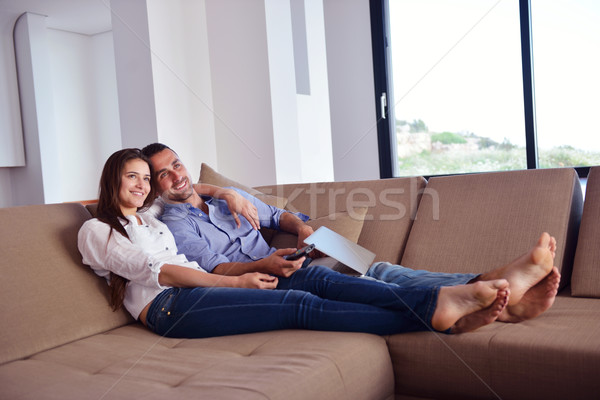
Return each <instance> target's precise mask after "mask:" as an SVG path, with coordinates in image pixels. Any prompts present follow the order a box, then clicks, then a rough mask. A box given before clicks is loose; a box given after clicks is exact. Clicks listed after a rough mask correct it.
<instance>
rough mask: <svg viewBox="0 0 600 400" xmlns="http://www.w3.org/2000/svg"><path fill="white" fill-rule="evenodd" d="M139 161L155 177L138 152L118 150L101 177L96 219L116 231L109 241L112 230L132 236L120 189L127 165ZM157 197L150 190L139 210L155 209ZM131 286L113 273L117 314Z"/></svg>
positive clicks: (109, 160) (135, 150) (113, 300)
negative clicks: (120, 196)
mask: <svg viewBox="0 0 600 400" xmlns="http://www.w3.org/2000/svg"><path fill="white" fill-rule="evenodd" d="M136 159H140V160H142V161H145V162H146V163H147V164H148V167H149V168H150V174H151V176H152V164H150V161H149V160H148V158H146V156H144V155H143V154H142V152H141V151H140V150H139V149H123V150H119V151H117V152H115V153H113V154H112V155H111V156H110V157H109V158H108V160H106V163H105V164H104V168H103V170H102V176H101V177H100V194H99V196H98V208H97V211H96V217H97V218H98V219H99V220H100V221H102V222H104V223H106V224H108V225H110V227H111V228H113V229H112V230H111V231H110V233H109V237H108V239H110V235H112V233H113V230H115V231H117V232H118V233H120V234H121V235H123V236H125V237H126V238H128V239H129V235H127V232H126V231H125V227H124V226H123V224H122V223H121V221H125V222H126V223H129V221H127V219H126V218H125V216H124V215H123V212H122V211H121V206H120V205H121V202H120V199H119V190H120V188H121V177H122V175H123V169H124V168H125V164H126V163H127V162H128V161H130V160H136ZM154 197H155V192H154V188H153V187H152V186H151V187H150V193H148V197H146V200H145V201H144V205H143V206H142V207H141V208H140V209H145V208H147V207H149V206H150V205H152V202H153V201H154ZM107 245H108V240H107ZM128 282H129V280H127V279H125V278H123V277H122V276H119V275H117V274H115V273H113V272H111V273H110V284H109V286H110V292H111V293H110V300H111V305H112V307H113V310H115V311H116V310H118V309H119V308H121V307H122V306H123V300H124V299H125V290H126V289H127V283H128Z"/></svg>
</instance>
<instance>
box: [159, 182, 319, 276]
mask: <svg viewBox="0 0 600 400" xmlns="http://www.w3.org/2000/svg"><path fill="white" fill-rule="evenodd" d="M231 189H234V190H235V191H237V192H238V193H239V194H241V195H242V196H244V197H245V198H246V199H248V200H250V201H251V202H252V204H254V206H256V209H257V210H258V218H259V220H260V226H261V227H266V228H271V229H276V230H279V229H280V228H279V219H280V217H281V215H282V214H283V213H284V212H287V211H285V210H282V209H279V208H277V207H273V206H270V205H267V204H265V203H263V202H262V201H260V200H259V199H257V198H256V197H254V196H251V195H250V194H248V193H246V192H244V191H243V190H240V189H237V188H231ZM203 199H204V201H205V203H206V205H207V206H208V210H209V211H208V215H206V214H205V213H204V212H202V210H199V209H197V208H195V207H193V206H192V205H191V204H188V203H184V204H165V210H164V213H163V215H162V217H161V218H160V219H161V220H162V221H163V222H164V223H165V224H166V225H167V226H168V227H169V229H170V230H171V232H172V233H173V236H174V237H175V242H176V243H177V248H178V250H179V253H183V254H185V256H186V257H187V259H188V260H189V261H196V262H197V263H198V264H199V265H200V266H201V267H202V268H204V269H205V270H207V271H208V272H212V270H213V269H214V268H215V267H216V266H218V265H219V264H222V263H227V262H251V261H256V260H259V259H261V258H265V257H267V256H269V255H270V254H272V253H273V252H275V249H274V248H271V247H270V246H269V245H268V244H267V242H266V241H265V240H264V239H263V237H262V235H261V234H260V231H258V230H255V229H253V228H252V225H250V223H249V222H248V221H247V220H246V219H245V218H244V217H242V216H240V222H241V227H239V228H238V227H237V225H236V222H235V220H234V219H233V216H232V215H231V213H230V212H229V208H228V207H227V202H226V201H225V200H221V199H216V198H211V197H207V198H205V197H203ZM293 214H294V215H296V216H297V217H299V218H300V219H302V220H303V221H307V220H308V219H309V217H308V216H306V215H304V214H301V213H293Z"/></svg>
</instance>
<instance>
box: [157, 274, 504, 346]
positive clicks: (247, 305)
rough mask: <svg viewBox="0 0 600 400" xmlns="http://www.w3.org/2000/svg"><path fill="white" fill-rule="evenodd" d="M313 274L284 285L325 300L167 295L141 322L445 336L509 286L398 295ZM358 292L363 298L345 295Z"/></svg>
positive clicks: (181, 327) (177, 333)
mask: <svg viewBox="0 0 600 400" xmlns="http://www.w3.org/2000/svg"><path fill="white" fill-rule="evenodd" d="M319 269H320V268H317V269H316V270H314V272H310V273H309V272H308V271H310V269H309V270H307V272H302V274H303V275H304V279H303V278H302V276H301V275H302V274H301V275H299V277H298V278H297V279H295V280H294V281H293V282H285V284H289V285H290V286H297V287H301V288H304V289H309V288H310V289H311V290H314V291H315V292H317V293H320V294H322V295H323V296H324V297H328V298H323V297H321V296H318V295H316V294H313V293H310V292H308V291H306V290H258V289H236V288H193V289H182V288H173V289H168V290H165V291H164V292H162V293H161V294H160V295H159V296H157V297H156V299H155V300H154V301H153V302H152V305H151V307H150V310H149V311H148V315H147V318H146V322H147V324H148V327H149V328H150V329H151V330H153V331H154V332H156V333H158V334H160V335H164V336H170V337H211V336H221V335H232V334H241V333H252V332H260V331H266V330H278V329H313V330H325V331H347V332H366V333H374V334H379V335H384V334H393V333H402V332H411V331H420V330H427V329H431V328H433V329H435V330H439V331H445V330H448V329H449V328H450V327H452V325H453V324H454V323H455V322H456V321H457V320H459V319H460V318H462V317H464V316H465V315H467V314H470V313H473V312H475V311H477V310H481V309H483V308H486V307H489V306H490V304H492V303H494V302H495V301H497V300H496V299H497V297H498V295H499V293H500V292H501V289H502V288H504V287H506V286H507V285H508V283H507V282H506V281H505V280H496V281H491V282H477V283H476V284H473V285H463V286H455V287H445V288H441V289H437V288H416V289H402V288H398V287H392V286H390V285H386V284H384V283H381V282H375V281H371V282H369V281H368V280H361V279H358V278H351V277H346V276H344V275H341V274H337V273H334V272H332V271H329V270H326V271H318V270H319ZM302 271H304V270H302ZM298 272H300V271H298ZM298 272H297V273H298ZM294 275H295V274H294ZM334 275H335V277H334ZM337 277H339V278H340V281H338V280H337ZM284 281H285V279H284ZM391 289H393V290H391ZM362 291H365V292H367V293H365V294H363V295H357V294H355V295H351V292H355V293H356V292H362ZM365 302H366V303H367V304H365ZM376 304H377V305H376ZM378 305H379V306H378ZM383 305H386V306H389V308H386V307H383Z"/></svg>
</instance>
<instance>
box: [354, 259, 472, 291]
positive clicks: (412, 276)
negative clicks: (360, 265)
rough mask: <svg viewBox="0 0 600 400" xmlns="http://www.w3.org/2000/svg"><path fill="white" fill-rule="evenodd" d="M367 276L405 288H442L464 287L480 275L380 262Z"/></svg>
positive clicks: (373, 266)
mask: <svg viewBox="0 0 600 400" xmlns="http://www.w3.org/2000/svg"><path fill="white" fill-rule="evenodd" d="M365 276H368V277H371V278H374V279H377V280H380V281H383V282H386V283H393V284H396V285H398V286H401V287H404V288H413V287H422V286H425V287H430V286H434V287H440V286H456V285H464V284H466V283H468V282H469V281H471V280H472V279H474V278H476V277H477V276H478V274H450V273H445V272H430V271H424V270H414V269H410V268H406V267H403V266H401V265H395V264H390V263H388V262H378V263H375V264H373V265H372V266H371V268H369V270H368V271H367V273H366V274H365Z"/></svg>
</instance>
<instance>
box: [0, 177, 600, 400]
mask: <svg viewBox="0 0 600 400" xmlns="http://www.w3.org/2000/svg"><path fill="white" fill-rule="evenodd" d="M219 178H223V177H219V176H218V174H216V173H214V171H211V170H210V169H209V168H208V167H207V166H203V171H202V176H201V179H203V180H205V181H213V179H216V181H213V182H214V183H220V184H223V181H222V180H219ZM257 189H258V190H260V191H261V192H262V193H268V194H269V195H261V196H262V197H263V198H264V199H265V200H267V201H274V202H276V203H277V204H279V205H282V206H285V207H286V208H288V209H290V210H300V211H302V212H305V213H307V214H309V215H311V217H312V218H313V219H314V221H313V222H312V223H314V224H315V226H316V225H328V226H330V227H332V228H334V229H336V230H340V231H342V232H344V234H346V235H347V236H349V237H351V238H357V239H358V243H360V244H361V245H363V246H365V247H367V248H369V249H371V250H372V251H374V252H375V253H376V254H377V257H376V260H382V261H392V262H397V263H402V264H403V265H406V266H409V267H413V268H426V269H431V270H437V271H449V272H452V271H460V272H482V271H485V270H487V269H490V268H492V267H495V266H500V265H502V264H503V263H506V262H507V261H509V260H511V259H513V258H514V257H516V256H518V255H520V254H521V253H523V252H524V251H526V250H527V249H528V248H529V247H530V246H531V245H532V244H533V243H534V242H535V241H536V239H537V237H538V236H539V234H540V233H541V232H542V231H548V232H550V233H552V234H553V235H554V236H555V237H556V239H557V243H558V251H557V256H556V264H557V266H558V268H559V269H560V270H561V272H562V276H563V279H562V283H561V291H560V294H559V296H558V298H557V300H556V303H555V305H554V306H553V307H552V308H551V309H550V310H549V311H547V312H546V313H545V314H543V315H542V316H540V317H538V318H536V319H534V320H530V321H526V322H523V323H520V324H504V323H500V322H495V323H493V324H491V325H489V326H486V327H484V328H481V329H479V330H478V331H476V332H472V333H467V334H462V335H444V334H439V333H434V332H420V333H411V334H402V335H392V336H389V337H379V336H375V335H368V334H359V333H335V332H314V331H300V330H296V331H276V332H265V333H258V334H251V335H237V336H228V337H219V338H211V339H197V340H182V339H165V338H161V337H159V336H157V335H155V334H153V333H150V332H149V331H147V330H146V329H144V328H143V327H142V326H141V325H140V324H138V323H136V322H135V321H133V320H132V319H131V318H130V317H129V316H128V315H127V314H126V313H125V312H122V311H119V312H112V311H111V309H110V307H109V306H108V292H107V287H106V284H105V283H104V282H103V281H102V280H101V279H99V278H98V277H96V276H95V275H94V274H93V273H92V272H91V271H90V270H89V269H88V268H87V267H85V266H84V265H82V263H81V256H80V255H79V253H78V251H77V248H76V235H77V231H78V229H79V227H80V226H81V224H82V223H83V222H84V221H85V220H87V219H89V218H91V215H90V213H89V211H88V209H86V208H85V207H84V206H82V205H80V204H54V205H41V206H28V207H15V208H5V209H0V221H1V224H2V225H1V226H2V228H1V229H0V241H1V243H2V257H1V261H0V262H1V263H2V264H1V268H2V273H3V277H2V290H1V292H0V299H2V303H1V304H2V305H3V311H2V317H3V318H2V334H1V338H0V344H1V345H0V399H49V398H56V399H101V398H102V399H119V398H123V399H134V398H144V399H153V398H161V399H162V398H186V399H189V398H202V399H285V400H291V399H311V400H315V399H391V398H398V399H401V398H402V399H404V398H406V399H408V398H459V399H466V398H483V399H497V398H501V399H524V398H527V399H536V398H539V399H542V398H543V399H565V398H570V399H571V398H594V397H596V396H597V393H599V392H600V379H598V371H600V300H599V299H598V298H599V297H600V251H599V250H598V249H599V246H598V243H599V242H600V228H599V227H598V226H597V225H598V224H597V222H598V221H599V217H600V168H597V169H592V171H591V173H590V177H589V179H588V182H587V194H586V201H585V207H584V206H583V201H582V193H581V187H580V184H579V179H578V178H577V176H576V174H575V172H574V171H573V170H571V169H553V170H535V171H516V172H502V173H487V174H479V175H463V176H453V177H439V178H432V179H430V180H429V182H426V181H425V180H424V179H423V178H398V179H389V180H377V181H368V182H346V183H319V184H303V185H283V186H269V187H262V188H257ZM365 207H366V213H365V212H364V211H365ZM359 210H362V211H359ZM580 222H581V224H580ZM265 235H266V237H268V240H270V241H272V242H273V243H274V244H277V243H279V245H283V244H285V242H286V240H289V238H286V237H285V236H282V235H280V234H273V232H265ZM578 239H579V240H578Z"/></svg>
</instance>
